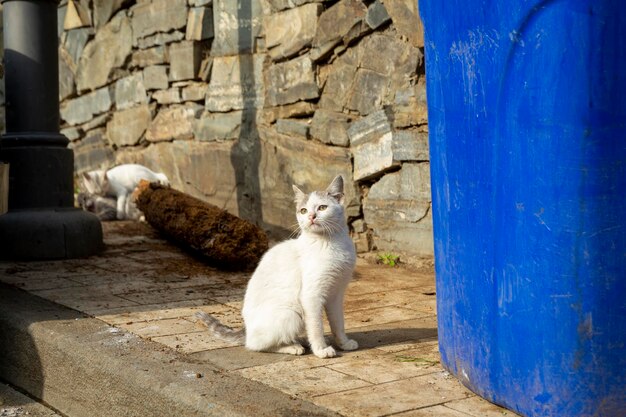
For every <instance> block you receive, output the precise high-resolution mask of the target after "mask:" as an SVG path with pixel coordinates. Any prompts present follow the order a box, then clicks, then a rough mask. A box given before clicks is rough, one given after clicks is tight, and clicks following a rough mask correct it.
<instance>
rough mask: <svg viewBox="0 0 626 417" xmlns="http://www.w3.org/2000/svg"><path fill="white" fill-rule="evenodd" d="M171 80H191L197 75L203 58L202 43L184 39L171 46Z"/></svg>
mask: <svg viewBox="0 0 626 417" xmlns="http://www.w3.org/2000/svg"><path fill="white" fill-rule="evenodd" d="M169 56H170V81H181V80H191V79H194V78H196V77H197V75H198V70H199V69H200V62H201V60H202V50H201V48H200V44H199V43H198V42H195V41H182V42H177V43H172V44H170V46H169Z"/></svg>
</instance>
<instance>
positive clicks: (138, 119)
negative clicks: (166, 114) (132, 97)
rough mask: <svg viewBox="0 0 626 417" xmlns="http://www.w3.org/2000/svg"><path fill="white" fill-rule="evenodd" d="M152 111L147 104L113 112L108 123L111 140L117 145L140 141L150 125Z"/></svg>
mask: <svg viewBox="0 0 626 417" xmlns="http://www.w3.org/2000/svg"><path fill="white" fill-rule="evenodd" d="M151 120H152V112H151V111H150V107H149V106H148V105H147V104H142V105H140V106H138V107H133V108H130V109H127V110H122V111H117V112H115V113H113V117H112V119H111V121H110V122H109V123H108V124H107V135H108V138H109V141H110V142H111V143H113V144H115V145H116V146H117V147H122V146H132V145H136V144H138V143H139V140H140V139H141V137H142V136H143V134H144V132H145V131H146V129H147V128H148V126H149V125H150V121H151Z"/></svg>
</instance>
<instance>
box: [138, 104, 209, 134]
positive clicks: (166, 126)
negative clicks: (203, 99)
mask: <svg viewBox="0 0 626 417" xmlns="http://www.w3.org/2000/svg"><path fill="white" fill-rule="evenodd" d="M201 110H202V106H200V105H197V104H186V105H174V106H171V107H164V108H162V109H161V110H159V112H158V113H157V115H156V117H155V118H154V120H153V121H152V123H151V124H150V126H149V127H148V130H147V131H146V140H148V141H149V142H161V141H171V140H179V139H191V138H192V137H193V121H194V120H195V118H196V116H197V115H199V113H200V112H201Z"/></svg>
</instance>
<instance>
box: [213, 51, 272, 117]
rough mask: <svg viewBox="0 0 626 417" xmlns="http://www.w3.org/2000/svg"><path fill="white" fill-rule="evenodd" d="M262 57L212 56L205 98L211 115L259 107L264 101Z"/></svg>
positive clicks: (264, 57)
mask: <svg viewBox="0 0 626 417" xmlns="http://www.w3.org/2000/svg"><path fill="white" fill-rule="evenodd" d="M265 59H266V56H265V55H262V54H261V55H239V56H228V57H215V58H214V59H213V68H212V70H211V81H210V83H209V88H208V90H207V95H206V109H207V110H208V111H210V112H225V111H229V110H242V109H244V108H261V107H263V104H264V101H265V89H264V84H263V63H264V62H265Z"/></svg>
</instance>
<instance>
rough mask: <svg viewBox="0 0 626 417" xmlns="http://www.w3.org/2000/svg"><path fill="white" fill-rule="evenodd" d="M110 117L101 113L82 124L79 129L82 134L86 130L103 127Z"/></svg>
mask: <svg viewBox="0 0 626 417" xmlns="http://www.w3.org/2000/svg"><path fill="white" fill-rule="evenodd" d="M110 117H111V116H110V114H109V113H108V112H107V113H102V114H101V115H99V116H96V117H94V118H93V119H91V120H89V121H88V122H87V123H83V124H82V125H80V126H79V127H80V129H81V130H82V131H83V132H86V131H88V130H91V129H95V128H97V127H101V126H104V125H105V124H106V123H107V122H108V121H109V118H110Z"/></svg>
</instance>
